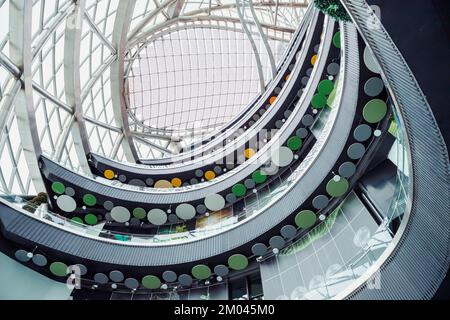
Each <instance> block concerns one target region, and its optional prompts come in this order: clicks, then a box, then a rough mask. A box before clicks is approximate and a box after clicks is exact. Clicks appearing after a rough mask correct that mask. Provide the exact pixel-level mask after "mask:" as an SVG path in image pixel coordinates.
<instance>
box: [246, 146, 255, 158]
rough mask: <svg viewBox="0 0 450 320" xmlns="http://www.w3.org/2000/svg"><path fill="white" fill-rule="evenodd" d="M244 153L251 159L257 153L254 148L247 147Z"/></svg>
mask: <svg viewBox="0 0 450 320" xmlns="http://www.w3.org/2000/svg"><path fill="white" fill-rule="evenodd" d="M244 155H245V158H247V159H250V158H251V157H253V156H254V155H255V150H253V149H252V148H248V149H245V151H244Z"/></svg>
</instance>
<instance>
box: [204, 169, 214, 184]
mask: <svg viewBox="0 0 450 320" xmlns="http://www.w3.org/2000/svg"><path fill="white" fill-rule="evenodd" d="M215 177H216V174H215V173H214V171H211V170H210V171H206V172H205V179H206V180H208V181H209V180H212V179H214V178H215Z"/></svg>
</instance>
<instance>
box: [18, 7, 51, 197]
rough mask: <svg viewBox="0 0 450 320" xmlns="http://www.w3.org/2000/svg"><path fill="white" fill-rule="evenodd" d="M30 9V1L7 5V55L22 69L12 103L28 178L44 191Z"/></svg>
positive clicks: (36, 187) (31, 8) (38, 188)
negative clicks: (32, 61) (36, 113)
mask: <svg viewBox="0 0 450 320" xmlns="http://www.w3.org/2000/svg"><path fill="white" fill-rule="evenodd" d="M32 10H33V2H32V1H27V0H11V2H10V5H9V52H10V59H11V62H12V63H13V64H14V65H16V66H17V67H18V68H19V69H20V70H22V79H21V81H22V88H21V89H20V91H19V92H18V93H17V95H16V98H15V101H14V105H15V113H16V118H17V124H18V128H19V135H20V139H21V142H22V147H23V152H24V156H25V159H26V161H27V164H28V169H29V175H30V178H31V181H32V183H33V185H34V187H35V189H36V191H38V192H40V191H45V187H44V184H43V182H42V178H41V175H40V170H39V165H38V158H39V156H40V155H41V152H42V151H41V145H40V142H39V134H38V131H37V126H36V118H35V111H34V106H33V87H32V75H31V60H32V56H31V34H32V28H31V25H32Z"/></svg>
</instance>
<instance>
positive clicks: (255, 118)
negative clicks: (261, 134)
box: [252, 114, 260, 121]
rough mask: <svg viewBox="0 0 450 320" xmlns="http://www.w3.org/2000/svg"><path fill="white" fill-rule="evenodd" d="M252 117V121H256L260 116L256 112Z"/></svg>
mask: <svg viewBox="0 0 450 320" xmlns="http://www.w3.org/2000/svg"><path fill="white" fill-rule="evenodd" d="M252 119H253V120H254V121H258V120H259V119H260V116H259V115H257V114H254V115H253V117H252Z"/></svg>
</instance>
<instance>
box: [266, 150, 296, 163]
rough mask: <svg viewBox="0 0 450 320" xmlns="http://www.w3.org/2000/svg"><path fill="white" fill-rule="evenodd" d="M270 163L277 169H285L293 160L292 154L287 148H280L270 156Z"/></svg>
mask: <svg viewBox="0 0 450 320" xmlns="http://www.w3.org/2000/svg"><path fill="white" fill-rule="evenodd" d="M271 159H272V162H273V163H274V164H275V165H276V166H278V167H286V166H288V165H290V164H291V162H292V160H293V159H294V153H293V152H292V150H291V149H289V148H288V147H284V146H283V147H280V148H279V149H278V150H277V151H275V152H274V153H273V154H272V157H271Z"/></svg>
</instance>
